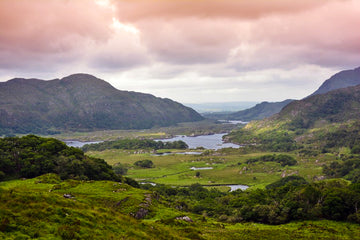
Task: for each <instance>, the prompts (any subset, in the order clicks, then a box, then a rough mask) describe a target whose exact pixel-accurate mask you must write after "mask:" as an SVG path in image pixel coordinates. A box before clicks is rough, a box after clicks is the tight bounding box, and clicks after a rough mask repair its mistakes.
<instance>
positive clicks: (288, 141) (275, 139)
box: [228, 128, 298, 152]
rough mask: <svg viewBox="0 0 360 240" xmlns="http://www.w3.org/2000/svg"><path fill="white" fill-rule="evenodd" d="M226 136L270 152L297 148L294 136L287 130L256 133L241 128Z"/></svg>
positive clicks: (234, 140) (233, 140)
mask: <svg viewBox="0 0 360 240" xmlns="http://www.w3.org/2000/svg"><path fill="white" fill-rule="evenodd" d="M228 138H229V139H230V140H231V141H232V142H236V143H239V144H245V145H246V144H249V145H250V146H252V147H255V148H256V149H257V150H263V151H272V152H289V151H292V150H295V149H297V148H298V146H297V145H296V142H295V140H294V137H293V136H291V135H290V134H289V132H288V131H286V130H284V131H278V130H271V131H266V132H262V133H257V132H256V131H252V130H249V129H245V128H242V129H240V130H238V131H234V132H231V133H230V134H229V135H228Z"/></svg>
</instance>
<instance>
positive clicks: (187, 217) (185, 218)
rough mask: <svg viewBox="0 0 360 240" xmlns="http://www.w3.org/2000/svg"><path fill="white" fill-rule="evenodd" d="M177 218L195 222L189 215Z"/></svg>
mask: <svg viewBox="0 0 360 240" xmlns="http://www.w3.org/2000/svg"><path fill="white" fill-rule="evenodd" d="M176 220H183V221H186V222H193V220H192V219H191V218H190V217H189V216H183V217H177V218H176Z"/></svg>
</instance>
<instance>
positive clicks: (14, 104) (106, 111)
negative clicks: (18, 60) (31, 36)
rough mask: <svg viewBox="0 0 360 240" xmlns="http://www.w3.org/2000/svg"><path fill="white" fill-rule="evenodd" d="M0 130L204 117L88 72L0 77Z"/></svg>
mask: <svg viewBox="0 0 360 240" xmlns="http://www.w3.org/2000/svg"><path fill="white" fill-rule="evenodd" d="M0 95H1V99H0V135H1V134H7V133H30V132H31V133H52V132H55V131H59V130H60V131H62V130H71V131H84V130H105V129H142V128H151V127H154V126H168V125H172V124H175V123H179V122H190V121H198V120H202V119H203V117H202V116H200V115H199V114H198V113H197V112H196V111H194V110H193V109H191V108H188V107H185V106H183V105H182V104H180V103H177V102H174V101H172V100H170V99H162V98H157V97H154V96H152V95H150V94H143V93H137V92H128V91H120V90H117V89H116V88H114V87H113V86H111V85H110V84H109V83H107V82H105V81H103V80H101V79H98V78H96V77H94V76H91V75H88V74H74V75H70V76H68V77H65V78H62V79H55V80H50V81H44V80H39V79H22V78H15V79H12V80H9V81H7V82H3V83H0Z"/></svg>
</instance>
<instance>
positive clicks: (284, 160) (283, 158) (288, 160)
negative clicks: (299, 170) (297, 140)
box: [246, 154, 297, 167]
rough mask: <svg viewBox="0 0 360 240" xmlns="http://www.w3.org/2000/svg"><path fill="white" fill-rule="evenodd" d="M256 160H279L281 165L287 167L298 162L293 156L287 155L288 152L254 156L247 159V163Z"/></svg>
mask: <svg viewBox="0 0 360 240" xmlns="http://www.w3.org/2000/svg"><path fill="white" fill-rule="evenodd" d="M254 162H277V163H280V164H281V166H283V167H285V166H286V165H288V166H293V165H296V164H297V161H296V159H295V158H293V157H292V156H289V155H286V154H279V155H276V154H267V155H263V156H260V157H253V158H250V159H248V160H246V163H247V164H250V163H254Z"/></svg>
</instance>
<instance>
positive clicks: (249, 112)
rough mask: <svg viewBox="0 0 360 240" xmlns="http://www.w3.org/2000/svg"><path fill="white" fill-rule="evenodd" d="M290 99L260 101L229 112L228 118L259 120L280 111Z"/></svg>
mask: <svg viewBox="0 0 360 240" xmlns="http://www.w3.org/2000/svg"><path fill="white" fill-rule="evenodd" d="M292 101H293V100H292V99H287V100H284V101H282V102H262V103H259V104H256V105H255V106H254V107H252V108H249V109H245V110H242V111H239V112H235V113H232V114H229V116H228V118H229V119H233V120H241V121H251V120H260V119H263V118H266V117H270V116H271V115H274V114H275V113H278V112H280V110H281V109H282V108H283V107H285V106H286V105H287V104H289V103H290V102H292Z"/></svg>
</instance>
